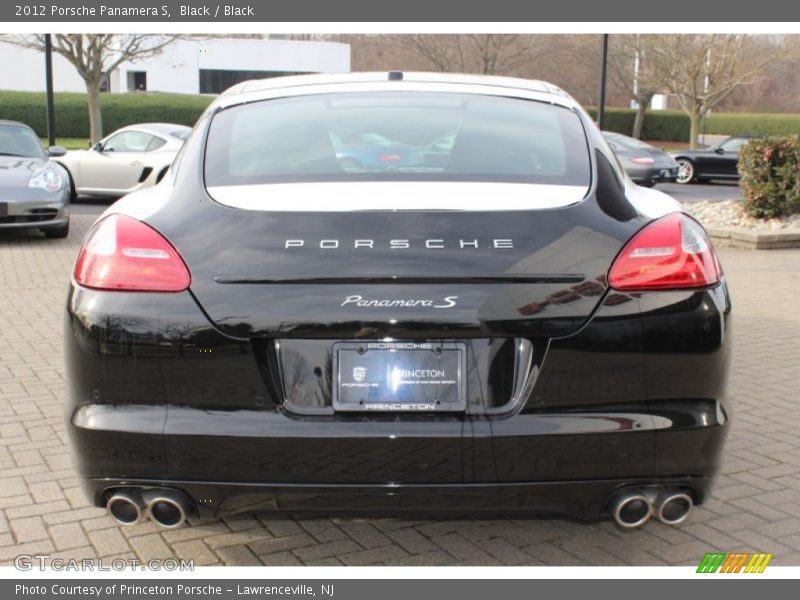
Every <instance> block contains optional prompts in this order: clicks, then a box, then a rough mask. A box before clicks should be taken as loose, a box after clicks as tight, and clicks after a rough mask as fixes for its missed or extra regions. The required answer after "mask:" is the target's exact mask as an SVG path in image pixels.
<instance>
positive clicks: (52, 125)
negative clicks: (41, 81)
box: [44, 33, 56, 146]
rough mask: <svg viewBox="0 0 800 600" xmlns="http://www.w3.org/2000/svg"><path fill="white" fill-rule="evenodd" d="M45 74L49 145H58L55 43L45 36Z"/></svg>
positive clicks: (47, 34) (48, 35)
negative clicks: (54, 93)
mask: <svg viewBox="0 0 800 600" xmlns="http://www.w3.org/2000/svg"><path fill="white" fill-rule="evenodd" d="M44 73H45V86H46V89H47V145H48V146H55V145H56V111H55V107H54V105H53V42H52V40H51V39H50V34H49V33H46V34H45V35H44Z"/></svg>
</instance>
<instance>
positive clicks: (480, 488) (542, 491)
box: [83, 477, 711, 521]
mask: <svg viewBox="0 0 800 600" xmlns="http://www.w3.org/2000/svg"><path fill="white" fill-rule="evenodd" d="M83 485H84V489H85V491H86V494H87V496H88V497H89V498H90V500H91V501H92V502H93V503H94V504H95V505H96V506H99V507H104V506H105V503H106V501H107V499H108V497H109V496H110V494H111V492H112V491H113V490H114V489H117V488H120V487H151V486H152V487H158V488H170V489H178V490H181V491H183V492H185V493H186V494H187V495H188V496H189V498H190V499H191V500H192V502H193V504H194V508H195V510H196V516H198V517H200V518H209V517H213V518H219V517H224V516H228V515H232V514H236V513H242V512H258V511H270V512H281V513H314V514H326V515H327V514H331V513H338V514H347V515H383V516H392V515H415V514H423V513H424V514H426V515H431V514H437V513H441V514H451V515H453V514H459V513H461V514H494V515H496V514H497V513H498V512H503V513H507V514H514V513H517V514H526V515H552V516H561V517H571V518H576V519H581V520H584V521H597V520H603V519H607V518H608V517H609V512H608V510H607V508H606V503H607V501H608V499H609V498H610V497H611V496H612V495H613V494H614V493H615V492H616V491H617V490H620V489H622V488H626V487H634V486H636V487H638V486H648V485H657V486H669V487H680V488H681V489H687V490H689V491H690V493H691V494H692V495H693V496H694V498H695V500H696V502H695V503H696V504H699V503H701V502H702V501H703V499H704V498H706V496H707V494H708V490H709V488H710V485H711V480H710V479H709V478H707V477H681V478H642V479H608V480H590V481H551V482H534V483H527V482H518V483H508V484H502V485H498V484H451V485H433V484H431V485H425V484H416V485H388V484H386V485H325V486H320V485H314V484H277V483H276V484H269V483H231V482H226V481H181V480H161V479H123V478H117V479H115V478H104V479H84V480H83Z"/></svg>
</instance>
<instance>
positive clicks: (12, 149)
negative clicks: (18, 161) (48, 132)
mask: <svg viewBox="0 0 800 600" xmlns="http://www.w3.org/2000/svg"><path fill="white" fill-rule="evenodd" d="M0 156H24V157H27V158H42V157H43V156H44V149H43V148H42V144H41V142H40V141H39V138H37V137H36V134H35V133H34V132H33V131H32V130H31V129H29V128H27V127H24V126H22V125H11V124H6V123H0Z"/></svg>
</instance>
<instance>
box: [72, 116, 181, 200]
mask: <svg viewBox="0 0 800 600" xmlns="http://www.w3.org/2000/svg"><path fill="white" fill-rule="evenodd" d="M190 131H191V128H190V127H186V126H184V125H175V124H173V123H142V124H140V125H129V126H128V127H123V128H122V129H118V130H117V131H115V132H114V133H112V134H111V135H109V136H108V137H106V138H104V139H103V140H101V141H99V142H98V143H96V144H95V145H94V146H92V147H91V148H89V149H88V150H74V151H70V152H67V154H66V155H65V156H63V157H60V158H59V159H58V162H59V163H61V165H63V166H64V167H65V168H66V169H67V171H69V176H70V180H71V181H70V184H71V189H72V195H73V197H74V196H76V195H88V196H124V195H125V194H128V193H130V192H133V191H135V190H138V189H140V188H144V187H148V186H151V185H155V184H156V183H158V182H159V181H161V178H162V177H164V174H165V173H166V172H167V169H169V166H170V165H171V164H172V161H173V160H174V159H175V155H176V154H177V153H178V150H180V149H181V146H182V145H183V142H184V140H185V139H186V138H187V137H188V136H189V132H190Z"/></svg>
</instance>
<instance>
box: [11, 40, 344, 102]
mask: <svg viewBox="0 0 800 600" xmlns="http://www.w3.org/2000/svg"><path fill="white" fill-rule="evenodd" d="M0 64H2V65H3V69H2V72H0V89H4V90H19V91H44V89H45V82H44V54H43V53H41V52H37V51H36V50H27V49H23V48H18V47H16V46H13V45H10V44H6V43H3V42H0ZM200 69H223V70H237V71H286V72H308V73H316V72H320V73H346V72H348V71H349V70H350V46H349V45H348V44H340V43H335V42H317V41H294V40H252V39H237V38H232V39H224V38H221V39H209V40H198V41H194V40H180V41H177V42H175V43H174V44H172V45H170V46H168V47H167V48H166V49H165V50H164V52H163V53H161V54H159V55H158V56H155V57H152V58H149V59H146V60H143V61H136V62H125V63H122V64H121V65H120V67H119V68H118V69H117V71H116V72H114V73H112V75H111V91H112V92H127V91H128V89H127V88H128V85H127V83H128V77H127V74H128V71H145V72H146V73H147V90H148V91H151V92H171V93H176V94H197V93H199V90H200V76H199V70H200ZM53 87H54V89H55V91H57V92H84V91H86V88H85V87H84V85H83V80H82V79H81V78H80V76H79V75H78V74H77V73H76V72H75V68H74V67H73V66H72V65H70V64H69V63H68V62H67V61H66V59H64V58H62V57H61V56H58V55H57V54H53Z"/></svg>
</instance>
